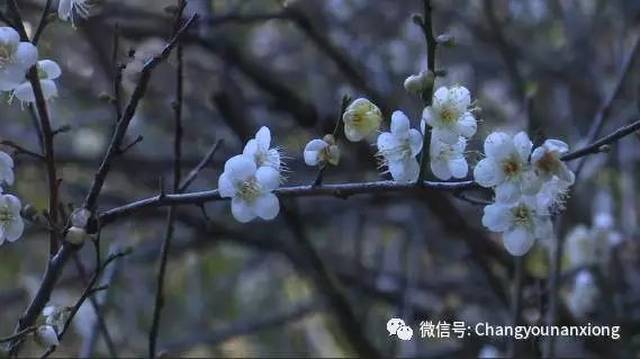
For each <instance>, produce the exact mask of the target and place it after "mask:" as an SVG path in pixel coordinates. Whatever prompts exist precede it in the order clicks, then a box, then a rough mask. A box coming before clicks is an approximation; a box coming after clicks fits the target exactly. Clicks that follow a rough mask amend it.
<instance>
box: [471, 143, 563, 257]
mask: <svg viewBox="0 0 640 359" xmlns="http://www.w3.org/2000/svg"><path fill="white" fill-rule="evenodd" d="M532 149H533V143H532V142H531V140H529V137H528V136H527V134H526V133H524V132H520V133H518V134H516V135H515V136H510V135H508V134H506V133H503V132H494V133H492V134H490V135H489V136H488V137H487V139H486V140H485V143H484V152H485V156H486V157H485V158H484V159H483V160H481V161H480V162H479V163H478V164H477V166H476V167H475V169H474V177H475V181H476V182H477V183H478V184H479V185H480V186H483V187H487V188H493V189H494V191H495V203H493V204H491V205H488V206H486V207H485V209H484V216H483V217H482V224H483V225H484V226H485V227H487V228H488V229H489V230H491V231H494V232H502V233H503V241H504V245H505V247H506V249H507V251H509V253H511V254H513V255H516V256H521V255H524V254H525V253H527V252H528V251H529V249H530V248H531V247H532V246H533V244H534V241H535V239H547V238H549V237H551V236H553V225H552V223H551V214H552V210H553V209H554V208H557V207H559V206H561V205H562V200H563V197H564V195H565V193H566V191H567V189H568V188H569V186H571V185H572V184H573V182H574V180H575V177H574V174H573V172H571V171H570V170H569V168H568V167H567V166H566V164H565V163H564V162H563V161H562V160H561V157H562V155H564V154H565V153H567V152H568V151H569V147H568V146H567V144H566V143H564V142H562V141H559V140H553V139H550V140H546V141H545V142H544V143H543V144H542V145H541V146H540V147H538V148H536V149H535V150H533V152H532V151H531V150H532Z"/></svg>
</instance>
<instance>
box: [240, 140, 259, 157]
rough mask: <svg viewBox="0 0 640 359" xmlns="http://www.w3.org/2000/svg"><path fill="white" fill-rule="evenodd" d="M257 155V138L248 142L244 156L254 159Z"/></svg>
mask: <svg viewBox="0 0 640 359" xmlns="http://www.w3.org/2000/svg"><path fill="white" fill-rule="evenodd" d="M256 153H258V141H257V140H256V139H255V138H252V139H250V140H249V141H247V144H246V145H244V149H243V150H242V154H243V155H245V156H250V157H252V158H253V157H255V155H256Z"/></svg>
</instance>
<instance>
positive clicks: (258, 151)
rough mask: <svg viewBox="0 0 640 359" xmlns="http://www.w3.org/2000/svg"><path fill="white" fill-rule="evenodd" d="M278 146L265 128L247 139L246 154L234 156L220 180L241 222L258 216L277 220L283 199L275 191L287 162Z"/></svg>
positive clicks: (233, 211) (228, 161)
mask: <svg viewBox="0 0 640 359" xmlns="http://www.w3.org/2000/svg"><path fill="white" fill-rule="evenodd" d="M281 157H282V156H281V154H280V152H279V150H278V149H277V148H271V131H269V128H267V127H262V128H260V130H258V132H257V133H256V135H255V138H252V139H251V140H249V141H248V142H247V144H246V145H245V147H244V150H243V151H242V154H239V155H236V156H234V157H231V158H230V159H229V160H227V162H226V163H225V165H224V172H223V173H222V175H220V178H219V179H218V191H219V193H220V196H221V197H223V198H231V213H232V214H233V217H234V218H235V219H236V220H238V221H239V222H242V223H246V222H249V221H251V220H253V219H254V218H256V217H260V218H262V219H265V220H270V219H274V218H275V217H276V216H277V215H278V212H279V211H280V202H279V201H278V197H276V195H275V194H274V193H273V191H274V190H275V189H277V188H278V187H279V186H280V179H281V172H282V169H283V163H282V159H281Z"/></svg>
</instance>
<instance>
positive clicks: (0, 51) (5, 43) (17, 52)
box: [0, 27, 61, 103]
mask: <svg viewBox="0 0 640 359" xmlns="http://www.w3.org/2000/svg"><path fill="white" fill-rule="evenodd" d="M34 65H35V66H37V69H38V76H39V78H40V86H41V87H42V94H43V96H44V98H45V100H49V99H51V98H53V97H55V96H57V95H58V87H57V86H56V83H55V82H54V80H55V79H57V78H58V77H59V76H60V74H61V71H60V66H58V64H57V63H55V62H54V61H52V60H40V61H38V49H37V48H36V47H35V46H34V45H33V44H32V43H30V42H25V41H20V35H18V32H16V30H14V29H13V28H11V27H0V91H5V92H10V93H11V94H12V98H13V97H15V98H17V99H18V100H20V101H21V102H22V103H32V102H35V95H34V92H33V87H32V86H31V83H30V82H29V81H28V80H27V79H26V77H25V76H26V73H27V71H29V69H30V68H31V67H33V66H34Z"/></svg>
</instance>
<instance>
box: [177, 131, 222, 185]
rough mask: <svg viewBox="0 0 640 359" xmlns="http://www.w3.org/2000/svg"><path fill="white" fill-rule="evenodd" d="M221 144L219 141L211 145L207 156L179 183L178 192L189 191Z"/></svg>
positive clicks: (220, 140)
mask: <svg viewBox="0 0 640 359" xmlns="http://www.w3.org/2000/svg"><path fill="white" fill-rule="evenodd" d="M223 142H224V141H223V140H222V139H219V140H217V141H216V142H215V143H214V144H213V146H211V148H210V149H209V151H208V152H207V154H206V155H205V156H204V157H203V158H202V161H200V163H198V164H197V165H196V166H195V167H194V168H193V169H192V170H191V172H189V174H188V175H187V177H186V178H185V179H184V180H183V181H182V183H180V187H179V188H178V189H179V191H178V192H180V193H184V192H185V191H186V190H187V189H189V186H191V184H192V183H193V181H195V180H196V178H198V175H200V172H202V170H203V169H204V168H205V167H207V166H208V165H209V163H211V161H212V160H213V156H214V155H215V154H216V152H217V151H218V148H220V146H221V145H222V143H223Z"/></svg>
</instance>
